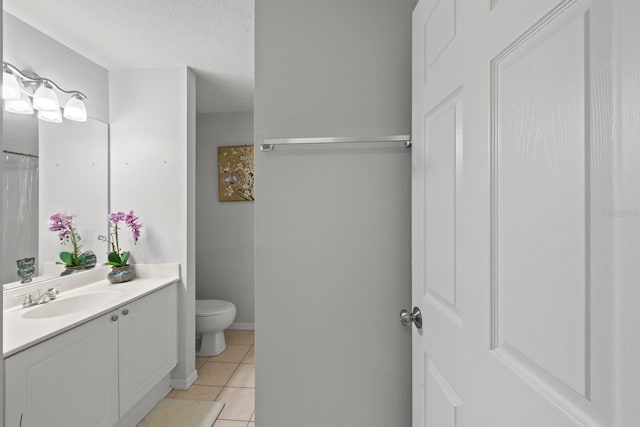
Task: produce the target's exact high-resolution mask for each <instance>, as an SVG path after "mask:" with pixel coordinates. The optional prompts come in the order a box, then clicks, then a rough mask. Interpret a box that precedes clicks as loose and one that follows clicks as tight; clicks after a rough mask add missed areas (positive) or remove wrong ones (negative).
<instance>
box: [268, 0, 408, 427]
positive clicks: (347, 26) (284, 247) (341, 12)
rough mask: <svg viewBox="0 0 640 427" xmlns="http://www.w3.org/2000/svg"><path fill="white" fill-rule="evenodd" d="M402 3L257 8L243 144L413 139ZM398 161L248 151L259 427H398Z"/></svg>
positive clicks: (372, 154)
mask: <svg viewBox="0 0 640 427" xmlns="http://www.w3.org/2000/svg"><path fill="white" fill-rule="evenodd" d="M414 5H415V1H405V0H400V1H399V0H350V1H348V2H345V1H343V0H327V1H323V2H299V1H292V0H261V1H259V2H256V102H255V131H256V142H257V143H259V142H260V141H261V140H262V139H263V138H289V137H312V136H318V137H320V136H368V135H391V134H408V133H410V128H411V127H410V120H411V111H410V108H411V95H410V93H411V87H410V86H411V11H412V9H413V6H414ZM410 160H411V159H410V153H409V152H408V151H406V150H404V149H403V148H402V147H400V146H389V145H385V144H383V145H381V146H376V145H374V144H369V145H366V146H358V147H356V146H353V145H349V146H346V145H343V146H322V147H298V148H293V147H286V148H285V147H279V148H277V150H276V151H275V152H272V153H260V152H256V177H257V179H256V185H257V188H256V202H255V210H256V212H255V235H256V352H257V354H256V358H257V366H256V387H257V388H256V420H257V422H258V423H259V425H260V427H283V426H295V425H300V423H303V424H304V425H305V427H326V426H333V427H342V426H344V427H347V426H348V427H358V426H367V427H389V426H394V427H403V426H409V425H410V424H411V402H410V400H411V399H410V396H411V382H410V380H411V359H410V353H411V351H410V349H411V337H410V330H409V329H408V328H406V329H403V328H402V327H401V326H400V323H399V321H398V312H399V310H400V309H401V308H403V307H408V306H409V304H410V284H411V278H410V252H411V251H410V249H411V238H410V175H411V161H410Z"/></svg>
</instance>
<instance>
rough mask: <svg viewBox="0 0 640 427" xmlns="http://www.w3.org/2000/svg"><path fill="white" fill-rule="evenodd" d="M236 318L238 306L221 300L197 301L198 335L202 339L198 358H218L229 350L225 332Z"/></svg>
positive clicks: (197, 351)
mask: <svg viewBox="0 0 640 427" xmlns="http://www.w3.org/2000/svg"><path fill="white" fill-rule="evenodd" d="M235 318H236V306H235V305H234V304H233V303H232V302H229V301H223V300H219V299H200V300H196V334H197V335H198V336H199V337H201V338H200V348H199V349H196V355H197V356H216V355H218V354H220V353H222V352H223V351H224V349H225V348H227V343H226V342H225V339H224V330H225V329H227V328H228V327H229V326H231V324H232V323H233V321H234V319H235Z"/></svg>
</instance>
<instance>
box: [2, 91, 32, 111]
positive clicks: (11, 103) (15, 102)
mask: <svg viewBox="0 0 640 427" xmlns="http://www.w3.org/2000/svg"><path fill="white" fill-rule="evenodd" d="M4 109H5V110H7V111H8V112H10V113H15V114H33V106H32V105H31V100H30V99H29V97H28V96H27V95H25V94H24V93H22V94H20V97H19V98H18V99H5V101H4Z"/></svg>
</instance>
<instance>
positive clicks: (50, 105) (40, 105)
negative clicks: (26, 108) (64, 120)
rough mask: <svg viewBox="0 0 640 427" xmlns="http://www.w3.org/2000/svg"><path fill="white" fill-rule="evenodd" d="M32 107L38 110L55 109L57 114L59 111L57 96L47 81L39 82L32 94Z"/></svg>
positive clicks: (52, 110) (51, 110)
mask: <svg viewBox="0 0 640 427" xmlns="http://www.w3.org/2000/svg"><path fill="white" fill-rule="evenodd" d="M33 108H35V109H36V110H40V111H50V112H55V111H57V112H58V114H59V113H60V102H58V97H57V96H56V93H55V92H54V91H53V89H52V88H51V86H49V85H48V84H47V83H43V84H41V85H40V86H39V87H38V90H36V93H35V94H34V95H33Z"/></svg>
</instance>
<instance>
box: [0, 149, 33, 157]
mask: <svg viewBox="0 0 640 427" xmlns="http://www.w3.org/2000/svg"><path fill="white" fill-rule="evenodd" d="M2 152H3V153H5V154H13V155H15V156H24V157H31V158H34V159H37V158H38V156H36V155H35V154H27V153H18V152H17V151H9V150H2Z"/></svg>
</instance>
